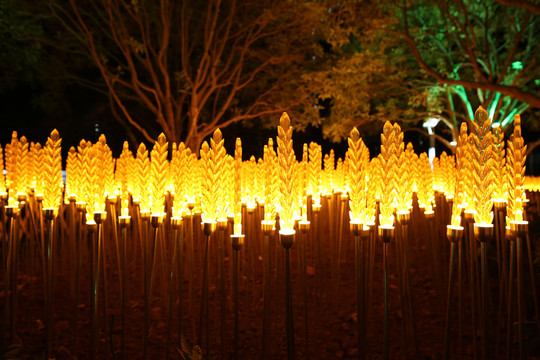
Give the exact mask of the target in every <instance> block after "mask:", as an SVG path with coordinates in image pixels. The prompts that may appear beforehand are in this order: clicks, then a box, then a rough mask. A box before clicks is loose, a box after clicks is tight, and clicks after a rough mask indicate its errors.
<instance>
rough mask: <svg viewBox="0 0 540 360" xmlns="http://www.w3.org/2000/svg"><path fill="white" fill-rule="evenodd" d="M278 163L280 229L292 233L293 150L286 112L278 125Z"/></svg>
mask: <svg viewBox="0 0 540 360" xmlns="http://www.w3.org/2000/svg"><path fill="white" fill-rule="evenodd" d="M277 143H278V165H279V180H280V207H281V210H280V212H279V217H280V223H281V229H282V230H283V231H284V233H285V232H286V233H290V232H292V233H294V230H293V225H294V220H293V214H294V206H295V204H294V189H293V185H294V178H293V168H294V161H295V157H294V150H293V142H292V127H291V125H290V119H289V116H288V115H287V113H283V115H281V119H280V120H279V126H278V137H277Z"/></svg>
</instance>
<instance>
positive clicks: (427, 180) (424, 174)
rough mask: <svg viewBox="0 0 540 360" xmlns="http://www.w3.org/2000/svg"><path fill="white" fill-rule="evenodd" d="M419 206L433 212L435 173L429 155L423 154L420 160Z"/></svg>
mask: <svg viewBox="0 0 540 360" xmlns="http://www.w3.org/2000/svg"><path fill="white" fill-rule="evenodd" d="M418 172H419V175H418V191H417V193H416V195H417V196H418V206H420V207H421V208H423V209H425V211H431V206H432V203H433V171H432V169H431V164H430V163H429V157H428V155H427V154H426V153H425V152H423V153H421V154H420V157H419V158H418Z"/></svg>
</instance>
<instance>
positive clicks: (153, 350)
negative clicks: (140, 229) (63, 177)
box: [0, 194, 540, 360]
mask: <svg viewBox="0 0 540 360" xmlns="http://www.w3.org/2000/svg"><path fill="white" fill-rule="evenodd" d="M530 198H531V202H530V204H529V207H528V217H529V220H530V234H531V241H532V244H533V258H534V259H536V260H535V261H536V263H535V266H536V285H537V287H538V282H540V274H539V273H538V268H539V265H540V264H539V263H538V261H539V259H540V256H539V254H538V252H539V249H540V246H539V236H540V231H539V225H540V224H539V219H538V214H539V212H538V208H539V206H540V205H539V203H538V199H539V195H538V194H534V196H532V195H531V196H530ZM319 217H320V218H319V226H318V227H319V229H318V230H319V231H314V230H315V229H313V227H314V226H312V231H311V232H310V234H309V237H308V239H307V243H306V244H307V288H308V302H307V306H308V307H307V309H308V318H307V321H308V336H309V343H307V344H306V336H305V327H304V322H305V320H306V319H305V316H304V306H305V304H304V301H303V293H302V286H301V277H300V272H299V258H300V256H299V249H300V244H301V242H300V241H301V240H300V239H297V243H296V244H295V246H294V247H293V248H292V250H291V261H292V263H291V268H292V283H293V303H294V326H295V342H296V358H297V359H354V358H358V342H357V319H358V316H357V309H356V284H355V276H354V271H355V264H354V238H353V237H352V236H351V234H350V231H348V224H343V225H344V227H343V238H342V248H341V252H340V253H341V261H340V263H339V264H340V270H339V277H338V276H336V269H337V264H338V262H337V258H338V256H337V249H338V248H339V241H338V239H339V237H338V236H337V233H338V230H337V229H338V226H332V227H331V226H330V223H329V220H325V219H328V213H327V212H326V210H325V209H324V208H323V211H322V212H321V214H320V216H319ZM256 221H257V222H258V219H255V215H250V216H248V218H247V223H246V224H245V225H246V226H245V229H246V232H247V236H246V244H245V246H244V248H243V249H241V250H240V251H239V256H240V277H241V279H240V283H239V289H240V298H239V305H240V313H239V321H240V323H239V327H240V328H239V339H238V341H239V358H241V359H259V358H263V355H262V323H263V321H262V318H263V299H262V292H263V262H262V250H261V249H262V247H261V244H262V236H261V235H260V234H258V235H256V233H257V232H256V231H255V228H254V227H252V226H253V225H252V224H255V223H256ZM184 225H185V226H184V256H185V259H184V268H183V275H184V283H183V297H182V299H183V300H182V307H183V322H182V326H183V334H184V337H185V344H195V343H197V342H198V340H197V338H198V328H199V316H200V302H201V284H202V268H203V266H202V264H203V249H204V247H203V245H204V238H203V236H202V235H201V234H200V233H198V232H196V235H195V236H194V237H193V244H194V253H193V259H194V260H193V262H191V263H190V259H191V256H190V251H191V246H190V244H191V242H190V241H191V239H190V236H188V230H187V227H188V226H187V224H186V223H185V224H184ZM257 229H258V227H257ZM331 229H334V230H331ZM398 229H399V228H398ZM398 229H396V230H398ZM64 230H67V228H65V229H64ZM131 230H132V231H130V233H131V235H130V236H128V245H127V248H128V250H127V254H128V262H127V269H128V270H127V277H128V281H127V284H128V294H127V305H126V323H125V336H126V345H125V346H126V353H125V356H124V358H125V359H138V358H142V357H143V356H142V348H143V345H142V343H143V319H144V300H143V292H142V289H143V286H142V282H141V271H142V268H143V261H142V259H141V254H140V243H139V241H140V240H139V239H138V237H137V236H135V230H136V223H134V227H133V228H132V229H131ZM167 231H168V232H167V234H168V235H167V236H166V237H165V238H161V237H160V238H159V239H158V243H159V242H160V241H161V242H162V243H163V252H161V251H160V250H158V252H157V254H158V258H157V260H156V264H157V265H156V268H155V271H154V283H153V285H152V292H153V297H152V309H151V326H150V333H149V339H150V343H149V356H148V357H149V358H150V359H164V358H166V356H167V346H166V344H167V325H168V323H167V309H168V301H169V300H168V294H169V293H170V292H169V289H168V278H167V276H168V275H167V273H166V272H165V271H163V269H162V267H161V266H160V264H162V263H167V264H169V263H170V261H171V258H170V256H169V255H170V254H171V253H172V251H171V248H172V245H171V241H172V233H171V231H170V229H169V230H167ZM111 234H112V231H111V228H110V224H106V226H105V238H104V244H105V253H106V264H107V268H106V277H105V278H102V281H101V283H102V288H101V295H100V299H99V302H100V329H101V334H100V345H99V349H98V357H99V358H103V359H105V358H107V359H120V358H122V357H121V354H120V341H121V328H122V322H121V305H120V283H119V278H118V267H117V260H116V252H115V240H114V237H113V236H112V235H111ZM316 234H317V237H318V239H319V240H320V244H321V251H320V260H319V261H320V262H321V265H319V264H318V262H316V261H317V260H316V258H317V256H316V255H317V253H316V246H315V244H316V239H317V237H316ZM57 236H58V235H57ZM58 238H59V240H58V242H57V244H58V246H57V250H58V252H57V253H56V254H55V256H56V258H57V261H56V262H55V290H54V342H53V349H54V354H55V356H56V358H57V359H60V360H61V359H87V358H89V349H90V305H89V304H90V298H89V293H90V270H89V264H90V256H89V252H88V238H85V239H84V240H82V241H81V243H80V244H81V246H82V249H83V252H82V254H83V257H82V266H81V272H80V277H79V289H80V291H79V295H78V301H77V303H75V299H74V294H75V291H74V287H73V286H72V284H74V283H72V281H73V280H72V276H74V271H73V269H75V266H74V264H75V262H73V259H74V257H73V256H72V255H70V251H71V250H70V249H71V248H72V246H73V244H74V242H70V240H68V239H67V238H63V237H59V236H58ZM150 238H151V237H150ZM227 238H228V237H227ZM409 239H410V247H409V251H410V252H409V254H410V279H411V288H412V298H413V305H414V306H413V309H414V313H415V321H414V324H415V327H416V331H417V344H418V358H420V359H442V358H443V341H444V324H445V313H444V310H445V308H446V305H445V304H446V289H447V285H446V284H447V281H448V280H447V273H448V269H447V268H448V262H449V260H448V257H449V255H448V254H449V246H448V242H447V241H446V239H441V240H440V243H439V244H440V249H441V250H440V255H441V257H440V260H439V266H440V269H441V277H442V279H443V280H442V284H441V285H440V286H442V289H444V290H443V292H444V293H443V294H442V297H439V296H438V294H437V290H436V289H437V286H435V283H436V279H435V278H436V276H435V275H434V272H433V269H434V267H433V266H434V264H433V256H432V255H431V254H432V253H431V252H430V248H429V246H428V241H429V231H428V228H427V226H426V223H425V222H424V220H423V218H422V217H420V215H419V214H416V213H413V223H412V224H411V226H410V231H409ZM24 241H26V240H23V241H22V242H21V244H23V243H24ZM219 241H220V237H219V235H214V237H213V238H212V240H211V242H210V259H211V262H210V276H209V282H210V283H209V284H210V286H209V309H210V320H209V322H208V324H209V329H210V330H209V334H210V336H209V342H208V347H207V346H206V339H204V335H203V341H202V350H203V353H204V357H205V358H206V357H208V358H216V359H217V358H222V354H224V357H225V358H227V359H229V358H232V353H233V297H232V280H231V278H232V264H231V253H232V250H231V247H230V242H229V241H228V240H227V241H225V244H226V246H225V259H224V266H225V269H226V275H225V278H224V280H225V287H226V298H225V302H226V303H225V311H222V310H221V292H220V287H219V286H220V282H219V278H218V269H219V267H218V262H217V259H218V253H219V252H218V251H219V250H218V243H219ZM28 244H31V241H29V242H28ZM374 244H375V248H376V251H375V261H374V269H373V282H372V284H373V292H372V297H371V299H370V302H369V303H370V306H369V310H368V318H367V325H366V338H367V339H366V344H367V350H366V358H367V359H382V358H383V313H384V311H383V282H382V273H383V271H382V250H381V248H382V246H381V242H380V241H379V240H375V242H374ZM270 248H271V259H272V266H271V276H270V281H271V293H270V331H269V340H268V348H269V352H268V356H267V358H270V359H282V358H286V333H285V329H286V327H285V293H284V267H283V254H284V250H283V248H282V247H281V246H280V245H279V243H278V240H277V238H275V237H272V238H271V239H270ZM21 249H22V250H21V258H20V264H19V267H18V273H19V277H18V294H17V297H18V302H17V309H16V315H17V329H16V339H15V340H16V341H15V343H20V345H21V346H20V349H19V352H18V355H17V356H18V358H20V359H40V358H43V355H42V354H43V351H44V348H45V329H44V298H43V296H44V295H43V293H44V291H43V290H44V289H43V276H42V274H43V271H42V270H41V268H40V265H39V263H38V261H37V259H38V257H37V256H35V255H36V254H33V253H32V251H29V250H30V249H32V247H25V246H22V248H21ZM158 249H160V247H159V246H158ZM395 250H396V248H395V243H391V245H390V270H389V339H390V342H389V343H390V349H389V354H390V358H391V359H399V358H414V351H413V349H414V346H413V345H412V343H411V337H410V330H411V329H412V327H409V328H408V330H407V335H406V336H407V339H408V340H405V339H404V338H403V335H402V326H401V324H402V319H403V313H402V311H401V302H400V291H399V281H398V280H399V279H398V277H397V276H396V274H397V268H396V258H395V254H396V253H395ZM164 254H166V255H164ZM32 255H34V257H32ZM495 256H496V255H494V251H493V250H492V251H491V252H490V261H489V265H490V278H491V286H492V291H491V300H490V311H489V322H490V325H491V326H490V334H489V336H490V344H489V347H490V352H491V356H490V357H491V358H504V353H505V349H506V340H505V335H504V336H501V337H500V340H499V341H497V340H496V338H497V334H498V331H497V326H496V323H497V310H496V309H497V306H496V304H497V303H498V299H497V297H498V286H497V280H496V279H497V265H496V262H495V258H494V257H495ZM249 259H251V260H249ZM526 266H527V267H526V268H527V269H528V265H526ZM3 274H4V273H3ZM332 275H334V276H333V277H332ZM3 276H4V275H3ZM3 276H2V279H3ZM104 279H106V284H104ZM163 279H166V280H165V281H163ZM527 281H528V282H527V284H530V280H529V278H528V277H527ZM1 284H2V287H1V288H0V291H1V292H0V298H1V299H2V301H1V305H2V309H1V312H2V314H3V313H4V306H5V299H6V298H5V294H6V291H5V284H4V283H3V282H2V283H1ZM463 284H464V288H463V304H464V305H463V314H464V316H463V333H464V336H463V347H462V349H461V355H460V347H459V346H458V332H457V325H456V323H457V314H456V312H454V315H453V324H454V326H453V331H452V346H451V348H452V353H453V358H463V359H469V358H473V341H472V338H473V336H472V333H473V330H472V325H471V309H470V297H469V295H468V294H469V293H468V287H467V286H468V284H467V282H466V281H464V282H463ZM530 290H531V287H530V286H527V288H526V301H527V304H528V307H527V311H526V320H527V323H526V351H527V352H526V354H527V356H526V358H529V359H538V358H540V355H539V354H540V349H539V343H538V336H537V334H536V328H535V322H534V307H533V305H534V303H533V302H532V301H533V299H532V295H531V291H530ZM456 291H457V290H456ZM105 294H106V299H105V297H104V296H103V295H105ZM173 294H174V298H173V302H174V305H173V309H174V311H173V317H172V319H173V322H172V327H171V329H172V331H171V334H172V335H171V339H170V345H169V347H168V351H169V356H170V358H172V359H178V358H180V352H179V351H178V348H179V345H178V344H179V339H178V327H179V324H178V289H177V286H175V287H174V292H173ZM105 302H107V305H106V306H107V314H105V312H104V310H105ZM221 314H225V320H226V323H225V324H224V326H221V324H220V320H221ZM504 319H506V318H505V317H504ZM6 324H7V323H6ZM410 324H411V322H408V323H407V326H408V325H410ZM501 328H502V331H501V334H506V326H504V325H503V326H502V327H501ZM8 329H9V328H8ZM111 329H112V331H111ZM222 333H223V334H224V335H223V340H224V344H225V345H224V346H223V348H222V345H221V340H222V336H221V334H222ZM516 333H517V331H514V338H513V339H512V348H513V349H514V350H513V351H514V355H516V354H517V352H516V351H517V337H516V336H517V335H516ZM203 334H204V332H203ZM481 338H482V337H481V334H477V340H478V344H477V348H478V356H479V357H480V354H481V352H480V349H481V347H480V344H481V342H480V340H481ZM191 347H192V345H185V347H184V350H186V351H187V352H190V351H191ZM222 351H223V353H222ZM185 355H186V354H184V356H185ZM194 358H196V357H194Z"/></svg>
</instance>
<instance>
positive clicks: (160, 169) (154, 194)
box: [150, 133, 169, 214]
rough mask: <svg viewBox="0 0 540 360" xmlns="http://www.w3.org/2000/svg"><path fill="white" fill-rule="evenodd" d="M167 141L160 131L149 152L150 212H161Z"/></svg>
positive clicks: (166, 162)
mask: <svg viewBox="0 0 540 360" xmlns="http://www.w3.org/2000/svg"><path fill="white" fill-rule="evenodd" d="M168 147H169V143H168V142H167V139H166V137H165V134H163V133H161V134H160V135H159V136H158V139H157V141H156V142H155V143H154V146H153V148H152V151H151V152H150V197H151V206H150V211H151V212H152V214H163V213H164V212H165V209H164V201H165V191H166V188H167V180H168V174H169V162H168V161H167V156H168V154H169V153H168Z"/></svg>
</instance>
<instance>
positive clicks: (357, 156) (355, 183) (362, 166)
mask: <svg viewBox="0 0 540 360" xmlns="http://www.w3.org/2000/svg"><path fill="white" fill-rule="evenodd" d="M348 143H349V151H348V157H349V174H348V178H349V188H350V191H349V208H350V211H349V217H350V220H351V221H355V222H356V221H358V222H362V221H363V220H364V218H365V209H366V191H365V189H366V168H367V163H365V160H366V158H365V156H364V153H365V152H366V150H367V148H366V146H365V145H364V142H363V141H362V139H361V138H360V133H359V132H358V130H357V129H356V128H353V129H352V131H351V133H350V135H349V138H348Z"/></svg>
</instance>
